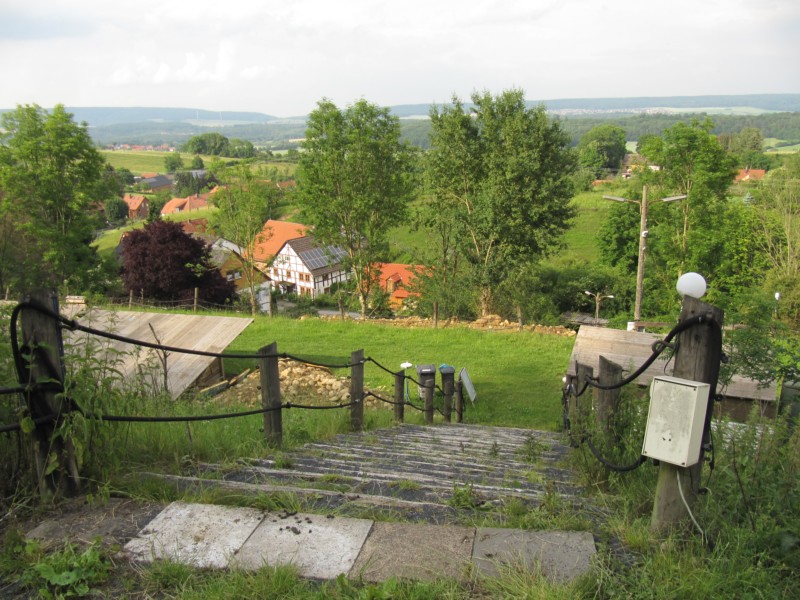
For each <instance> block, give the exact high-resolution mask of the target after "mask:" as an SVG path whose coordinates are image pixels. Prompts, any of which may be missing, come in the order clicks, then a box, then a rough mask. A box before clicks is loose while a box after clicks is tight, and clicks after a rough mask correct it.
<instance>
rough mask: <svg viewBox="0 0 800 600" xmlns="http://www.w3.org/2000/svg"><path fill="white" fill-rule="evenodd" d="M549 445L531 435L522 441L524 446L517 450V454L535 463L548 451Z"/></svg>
mask: <svg viewBox="0 0 800 600" xmlns="http://www.w3.org/2000/svg"><path fill="white" fill-rule="evenodd" d="M547 449H548V448H547V445H546V444H545V443H543V442H540V441H539V440H537V439H536V438H535V437H534V436H532V435H529V436H527V437H526V438H525V441H524V442H522V446H520V448H519V449H518V450H517V456H519V457H520V459H522V460H523V461H525V462H528V463H535V462H538V461H539V459H540V458H541V457H542V454H544V452H546V451H547Z"/></svg>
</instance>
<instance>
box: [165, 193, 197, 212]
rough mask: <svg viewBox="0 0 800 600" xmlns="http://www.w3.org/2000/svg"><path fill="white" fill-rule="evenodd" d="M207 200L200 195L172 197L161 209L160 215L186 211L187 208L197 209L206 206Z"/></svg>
mask: <svg viewBox="0 0 800 600" xmlns="http://www.w3.org/2000/svg"><path fill="white" fill-rule="evenodd" d="M207 206H208V202H207V201H206V200H205V199H204V198H203V197H202V196H189V197H188V198H173V199H172V200H170V201H169V202H167V203H166V204H165V205H164V208H162V209H161V214H162V215H171V214H173V213H179V212H186V211H187V210H199V209H201V208H206V207H207Z"/></svg>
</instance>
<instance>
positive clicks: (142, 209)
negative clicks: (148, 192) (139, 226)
mask: <svg viewBox="0 0 800 600" xmlns="http://www.w3.org/2000/svg"><path fill="white" fill-rule="evenodd" d="M122 200H123V201H124V202H125V204H127V205H128V218H129V219H130V220H131V221H139V220H141V219H146V218H147V214H148V212H149V210H150V203H149V201H148V200H147V196H142V195H141V194H125V195H124V196H123V197H122Z"/></svg>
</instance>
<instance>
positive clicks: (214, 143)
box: [183, 133, 229, 156]
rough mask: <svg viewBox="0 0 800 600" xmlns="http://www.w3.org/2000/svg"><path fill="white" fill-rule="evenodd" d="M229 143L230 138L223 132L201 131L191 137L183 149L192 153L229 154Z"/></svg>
mask: <svg viewBox="0 0 800 600" xmlns="http://www.w3.org/2000/svg"><path fill="white" fill-rule="evenodd" d="M228 144H229V141H228V138H227V137H225V136H224V135H222V134H221V133H201V134H200V135H195V136H192V137H190V138H189V140H188V141H187V142H186V144H184V146H183V150H184V151H186V152H190V153H192V154H206V155H210V156H229V154H228Z"/></svg>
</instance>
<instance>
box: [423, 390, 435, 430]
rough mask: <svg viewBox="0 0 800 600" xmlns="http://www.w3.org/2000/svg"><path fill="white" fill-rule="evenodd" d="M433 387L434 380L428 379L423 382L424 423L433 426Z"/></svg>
mask: <svg viewBox="0 0 800 600" xmlns="http://www.w3.org/2000/svg"><path fill="white" fill-rule="evenodd" d="M433 386H434V380H433V379H429V380H428V381H426V382H425V387H424V396H425V423H426V424H427V425H433Z"/></svg>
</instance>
